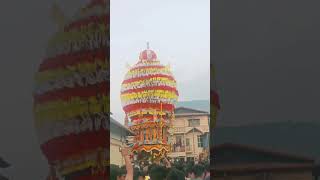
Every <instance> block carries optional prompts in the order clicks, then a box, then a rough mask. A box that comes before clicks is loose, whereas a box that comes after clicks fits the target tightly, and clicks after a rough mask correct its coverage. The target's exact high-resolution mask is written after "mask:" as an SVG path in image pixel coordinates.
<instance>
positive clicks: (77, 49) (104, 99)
mask: <svg viewBox="0 0 320 180" xmlns="http://www.w3.org/2000/svg"><path fill="white" fill-rule="evenodd" d="M108 13H109V12H107V8H106V1H105V0H92V1H91V2H90V4H89V5H88V6H86V7H84V8H82V9H81V10H80V11H79V12H78V13H77V14H76V15H75V16H74V17H73V18H72V19H71V21H69V22H68V23H69V24H66V25H65V26H64V27H63V28H62V29H61V30H60V31H59V32H57V33H56V34H55V35H54V36H53V38H52V39H50V41H49V43H48V48H47V56H46V58H45V59H44V60H43V61H42V63H41V64H40V66H39V70H38V72H37V73H36V75H35V82H36V85H35V90H34V109H33V111H34V117H35V118H34V119H35V126H36V129H37V134H38V136H39V141H40V145H41V150H42V152H43V153H44V155H45V156H46V157H47V159H48V163H49V164H51V165H54V166H55V167H56V169H58V172H59V174H62V175H67V174H69V173H73V172H77V171H80V170H83V169H86V168H95V167H98V166H99V167H100V166H101V164H100V163H101V162H104V163H103V164H102V166H107V164H106V163H108V160H107V159H108V157H109V152H108V151H107V147H108V146H109V141H108V139H109V130H108V129H109V127H108V120H109V103H108V102H109V91H110V87H109V82H108V81H109V53H108V52H107V51H106V48H107V47H108V46H109V42H108V38H109V36H108V34H109V21H108V19H109V14H108ZM99 149H100V150H101V149H104V152H106V155H105V156H103V158H102V159H100V160H97V157H96V156H97V153H98V152H99V151H100V150H99ZM94 176H95V175H94V174H92V177H94Z"/></svg>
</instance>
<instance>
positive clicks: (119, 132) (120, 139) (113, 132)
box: [110, 117, 133, 166]
mask: <svg viewBox="0 0 320 180" xmlns="http://www.w3.org/2000/svg"><path fill="white" fill-rule="evenodd" d="M132 135H133V132H132V131H130V130H129V129H128V128H126V127H125V126H123V125H122V124H120V123H119V122H118V121H116V120H115V119H113V118H112V117H110V152H111V156H110V164H115V165H118V166H123V165H124V159H123V158H122V156H121V153H120V151H119V148H120V147H122V146H124V145H125V141H126V137H127V136H132Z"/></svg>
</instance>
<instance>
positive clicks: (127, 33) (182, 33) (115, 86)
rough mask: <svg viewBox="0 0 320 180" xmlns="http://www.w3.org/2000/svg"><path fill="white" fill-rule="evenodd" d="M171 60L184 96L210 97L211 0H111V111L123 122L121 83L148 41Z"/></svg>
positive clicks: (163, 57) (166, 59) (181, 97)
mask: <svg viewBox="0 0 320 180" xmlns="http://www.w3.org/2000/svg"><path fill="white" fill-rule="evenodd" d="M147 41H149V42H150V48H151V49H154V50H155V52H156V53H157V55H158V57H159V59H160V61H161V63H162V64H165V65H166V64H168V63H170V65H171V68H172V72H173V74H174V76H175V78H176V80H177V84H178V90H179V93H180V97H179V100H209V96H210V94H209V88H210V81H209V80H210V77H209V73H210V67H209V63H210V0H197V1H195V0H175V1H172V0H161V1H150V0H138V1H131V0H112V1H111V112H112V113H113V116H114V117H115V119H117V120H118V121H120V122H123V118H124V112H123V110H122V106H121V101H120V87H121V83H122V81H123V78H124V75H125V73H126V72H127V71H128V68H126V64H127V63H128V64H129V65H134V64H135V63H136V62H137V61H138V57H139V53H140V52H141V51H142V50H144V49H146V42H147ZM195 87H196V88H195Z"/></svg>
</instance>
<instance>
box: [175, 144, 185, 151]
mask: <svg viewBox="0 0 320 180" xmlns="http://www.w3.org/2000/svg"><path fill="white" fill-rule="evenodd" d="M172 147H173V152H185V151H186V148H185V146H179V145H175V144H174V145H173V146H172Z"/></svg>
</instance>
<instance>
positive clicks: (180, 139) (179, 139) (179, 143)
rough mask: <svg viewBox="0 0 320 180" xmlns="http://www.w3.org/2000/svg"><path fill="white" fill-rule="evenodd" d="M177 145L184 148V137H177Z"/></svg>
mask: <svg viewBox="0 0 320 180" xmlns="http://www.w3.org/2000/svg"><path fill="white" fill-rule="evenodd" d="M176 145H178V146H182V145H183V144H182V136H179V135H178V136H176Z"/></svg>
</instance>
